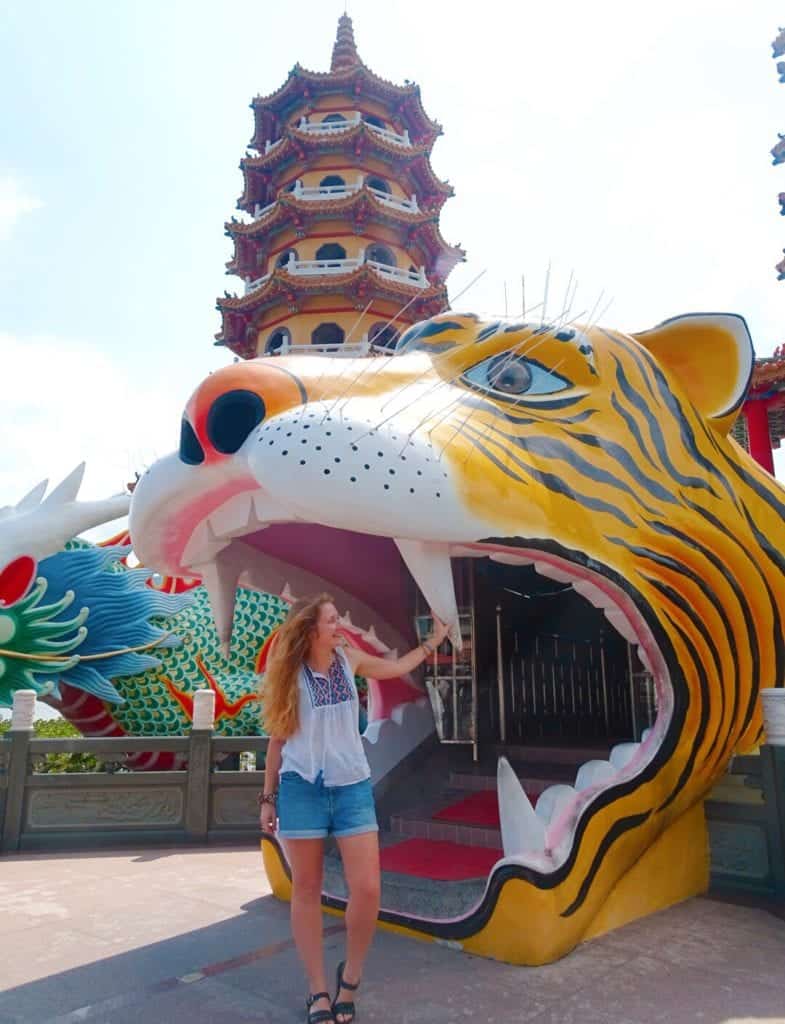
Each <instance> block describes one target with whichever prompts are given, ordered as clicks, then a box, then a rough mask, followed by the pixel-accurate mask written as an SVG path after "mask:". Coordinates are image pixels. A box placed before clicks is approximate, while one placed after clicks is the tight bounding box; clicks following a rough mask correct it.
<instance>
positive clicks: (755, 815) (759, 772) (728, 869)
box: [705, 740, 785, 900]
mask: <svg viewBox="0 0 785 1024" xmlns="http://www.w3.org/2000/svg"><path fill="white" fill-rule="evenodd" d="M705 808H706V824H707V826H708V830H709V847H710V851H711V886H712V889H715V890H718V891H723V890H729V891H734V892H739V891H741V892H749V893H754V894H757V895H759V896H765V897H768V898H771V897H773V898H774V899H776V900H785V745H782V744H781V743H775V741H774V740H771V742H769V743H766V744H764V745H763V746H762V747H761V748H760V753H759V755H757V756H755V755H753V756H740V757H736V758H734V760H733V761H732V763H731V766H730V769H729V770H728V773H727V774H726V775H725V776H724V777H723V778H722V779H721V780H720V782H719V784H718V785H717V786H715V788H714V789H713V790H712V791H711V792H710V793H709V796H708V798H707V800H706V803H705Z"/></svg>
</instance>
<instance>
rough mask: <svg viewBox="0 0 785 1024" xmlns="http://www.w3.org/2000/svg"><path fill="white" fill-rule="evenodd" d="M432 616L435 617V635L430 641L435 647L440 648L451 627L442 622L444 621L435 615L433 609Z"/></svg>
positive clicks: (433, 634) (432, 635)
mask: <svg viewBox="0 0 785 1024" xmlns="http://www.w3.org/2000/svg"><path fill="white" fill-rule="evenodd" d="M431 615H432V616H433V633H432V634H431V637H430V638H429V639H430V642H431V643H432V644H433V646H434V647H438V646H439V644H440V643H441V642H442V640H444V638H445V637H446V636H447V634H448V633H449V632H450V627H449V626H448V625H447V623H446V622H442V620H441V619H440V618H439V617H438V616H437V615H435V614H434V611H433V609H431Z"/></svg>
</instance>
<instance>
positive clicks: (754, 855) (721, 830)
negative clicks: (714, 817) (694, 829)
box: [707, 821, 769, 881]
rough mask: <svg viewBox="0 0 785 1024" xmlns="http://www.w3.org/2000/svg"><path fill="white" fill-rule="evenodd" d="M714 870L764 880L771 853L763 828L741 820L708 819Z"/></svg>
mask: <svg viewBox="0 0 785 1024" xmlns="http://www.w3.org/2000/svg"><path fill="white" fill-rule="evenodd" d="M707 824H708V826H709V845H710V847H711V871H712V874H714V875H736V876H738V877H741V878H749V879H756V880H758V881H762V880H763V879H765V878H768V875H769V854H768V849H767V846H766V833H765V831H764V829H763V827H762V826H761V827H757V826H756V825H750V824H747V823H741V822H730V821H709V822H708V823H707Z"/></svg>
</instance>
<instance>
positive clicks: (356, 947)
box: [261, 594, 447, 1024]
mask: <svg viewBox="0 0 785 1024" xmlns="http://www.w3.org/2000/svg"><path fill="white" fill-rule="evenodd" d="M434 624H435V627H436V628H435V630H434V634H433V636H432V637H431V638H430V640H426V641H424V642H423V643H422V644H420V646H419V647H416V648H415V649H414V650H413V651H410V652H409V653H408V654H405V655H404V656H403V657H402V658H398V659H397V660H396V661H388V660H386V659H384V658H374V657H372V656H370V655H368V654H366V653H365V652H363V651H360V650H357V649H356V648H354V647H348V648H346V649H345V650H344V648H343V644H344V641H343V638H342V637H341V636H340V635H339V632H338V612H337V610H336V608H335V605H334V604H333V601H332V598H331V597H330V595H329V594H319V595H318V596H317V597H313V598H309V599H307V600H304V601H299V602H297V603H296V604H295V605H293V607H292V609H291V611H290V612H289V615H288V617H287V619H286V621H285V622H284V624H283V625H282V626H281V628H280V630H279V632H278V635H277V637H276V640H275V644H274V647H273V649H272V651H271V654H270V660H269V661H268V665H267V671H266V672H265V677H264V693H263V696H262V705H263V719H264V727H265V731H266V733H267V735H268V736H269V737H270V741H269V744H268V747H267V759H266V762H265V776H264V794H263V795H262V797H261V801H262V804H261V826H262V829H263V831H265V832H268V833H272V832H274V831H275V828H276V811H277V817H278V834H279V836H281V838H283V839H286V853H287V856H288V858H289V865H290V867H291V872H292V909H291V914H292V933H293V935H294V941H295V945H296V946H297V951H298V953H299V954H300V958H301V960H302V961H303V964H304V966H305V971H306V974H307V975H308V982H309V984H310V993H311V994H310V995H309V996H308V999H307V1002H306V1009H307V1012H308V1017H307V1019H308V1022H309V1024H324V1022H333V1021H337V1024H348V1022H349V1021H352V1020H354V1015H355V1007H354V1002H353V999H352V993H353V992H355V991H356V989H357V988H358V986H359V984H360V978H361V976H362V970H363V964H364V962H365V956H366V953H367V951H368V947H369V946H370V944H371V939H372V937H373V932H374V928H375V926H376V918H377V915H378V912H379V890H380V877H379V875H380V872H379V837H378V831H379V829H378V825H377V824H376V812H375V809H374V803H373V790H372V788H371V781H370V776H371V771H370V768H369V767H368V760H367V758H366V756H365V751H364V749H363V744H362V739H361V737H360V731H359V727H358V708H359V701H358V698H357V688H356V687H355V684H354V675H355V673H358V674H359V675H363V676H371V677H373V678H374V679H392V678H394V677H395V676H400V675H405V674H406V673H407V672H411V671H412V670H413V669H415V668H417V666H418V665H421V664H422V663H423V661H425V659H426V658H427V657H428V655H429V654H432V653H433V651H434V649H435V648H436V647H437V646H438V645H439V644H440V643H441V642H442V640H443V639H444V637H445V636H446V634H447V626H445V625H444V623H442V622H440V621H439V620H438V619H436V618H435V617H434ZM328 835H334V836H335V838H336V840H337V841H338V847H339V849H340V853H341V858H342V860H343V868H344V874H345V876H346V881H347V884H348V887H349V902H348V905H347V908H346V933H347V938H346V945H347V950H346V960H345V961H344V962H343V963H340V964H339V965H338V970H337V974H336V993H335V998H334V999H333V1001H332V1004H331V1003H330V996H329V994H328V993H327V992H326V991H325V989H326V987H327V985H326V975H325V970H324V959H323V955H322V907H321V893H322V868H323V858H324V840H325V837H326V836H328Z"/></svg>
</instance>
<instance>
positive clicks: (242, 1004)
mask: <svg viewBox="0 0 785 1024" xmlns="http://www.w3.org/2000/svg"><path fill="white" fill-rule="evenodd" d="M0 922H1V923H0V927H1V928H2V933H0V935H1V941H0V950H1V952H0V1024H11V1022H13V1024H18V1022H25V1024H28V1022H36V1024H39V1022H40V1024H44V1022H46V1024H55V1022H56V1024H77V1022H83V1021H86V1022H91V1024H99V1022H100V1024H104V1022H105V1024H179V1022H181V1021H182V1022H184V1024H208V1022H209V1024H246V1022H247V1024H250V1022H252V1021H268V1022H272V1024H279V1022H284V1021H287V1022H289V1021H298V1020H299V1021H301V1022H302V1021H304V1020H305V1013H304V1008H303V1003H302V997H303V991H304V987H303V982H302V979H301V976H300V970H299V966H298V963H297V958H296V954H295V951H294V948H293V945H292V942H291V939H290V937H289V927H288V908H287V907H286V906H284V905H281V904H279V903H278V902H277V901H276V900H274V899H273V898H272V896H270V895H269V888H268V886H267V884H266V881H265V878H264V876H263V874H262V867H261V858H260V855H259V853H258V852H257V851H256V850H254V849H249V848H248V847H243V848H237V849H227V848H216V849H199V850H182V849H176V850H175V849H172V850H170V849H160V850H155V849H146V850H143V851H139V850H136V851H133V852H127V851H126V852H103V853H89V854H57V855H52V854H48V855H40V854H36V855H33V854H25V855H18V856H11V857H4V858H2V859H0ZM324 927H325V934H326V946H327V953H328V962H329V963H330V964H331V965H334V964H335V963H336V962H337V961H338V960H339V959H340V958H341V951H342V948H343V930H342V925H341V924H340V923H339V922H338V919H336V918H333V917H325V918H324ZM358 1006H359V1008H360V1012H359V1014H358V1024H371V1022H382V1021H390V1022H395V1024H398V1022H400V1024H426V1022H427V1024H447V1022H450V1024H452V1022H456V1021H465V1020H467V1019H472V1020H477V1021H483V1022H486V1021H492V1022H500V1024H502V1022H508V1021H510V1022H518V1021H521V1022H523V1021H527V1022H528V1021H532V1022H536V1024H573V1022H575V1024H578V1022H580V1024H653V1022H660V1021H661V1022H667V1024H686V1022H693V1021H694V1022H700V1024H741V1022H744V1024H748V1022H752V1021H760V1022H763V1021H765V1022H766V1024H772V1022H780V1024H783V1022H785V921H783V920H782V919H780V918H778V917H777V916H775V915H774V914H772V913H769V912H768V911H766V910H760V909H754V908H750V907H744V906H734V905H730V904H727V903H719V902H716V901H714V900H709V899H698V900H692V901H690V902H689V903H687V904H683V905H682V906H680V907H676V908H674V909H672V910H669V911H665V912H664V913H661V914H657V915H655V916H653V917H650V918H648V919H647V920H645V921H641V922H637V923H635V924H633V925H630V926H628V927H627V928H624V929H622V930H620V931H618V932H616V933H614V934H612V935H609V936H605V937H604V938H602V939H597V940H595V941H594V942H591V943H588V944H586V945H584V946H581V947H580V948H579V949H578V950H577V951H576V952H575V953H573V954H572V955H571V956H569V957H567V958H566V959H565V960H562V961H560V962H559V963H557V964H552V965H550V966H548V967H542V968H536V969H527V968H519V967H509V966H507V965H505V964H498V963H493V962H490V961H485V960H480V959H476V958H473V957H468V956H466V955H465V954H463V953H459V952H455V951H453V950H450V949H446V948H444V947H441V946H436V945H431V944H425V943H420V942H415V941H412V940H409V939H402V938H399V937H396V936H392V935H389V934H385V933H384V932H380V933H379V934H378V937H377V939H376V941H375V943H374V947H373V951H372V954H371V957H370V961H369V963H368V966H367V970H366V975H365V979H364V984H363V990H362V1001H361V1002H360V1003H358Z"/></svg>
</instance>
